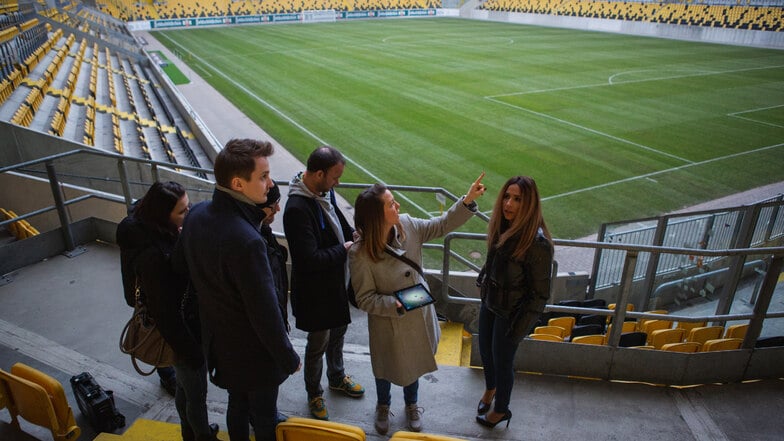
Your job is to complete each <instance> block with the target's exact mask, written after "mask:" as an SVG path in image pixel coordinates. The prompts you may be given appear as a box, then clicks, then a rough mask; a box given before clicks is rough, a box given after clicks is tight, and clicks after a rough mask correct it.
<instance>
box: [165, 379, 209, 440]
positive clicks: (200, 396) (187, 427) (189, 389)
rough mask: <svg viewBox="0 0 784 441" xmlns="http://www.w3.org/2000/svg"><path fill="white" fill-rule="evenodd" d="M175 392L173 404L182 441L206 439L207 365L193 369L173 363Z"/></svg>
mask: <svg viewBox="0 0 784 441" xmlns="http://www.w3.org/2000/svg"><path fill="white" fill-rule="evenodd" d="M174 371H175V372H176V373H177V376H176V381H177V392H176V394H175V396H174V404H175V406H176V407H177V413H178V414H179V416H180V427H181V430H182V438H183V439H200V438H202V439H207V438H209V437H210V435H211V432H210V425H209V420H208V419H207V364H206V363H204V364H202V365H201V367H200V368H198V369H193V368H191V367H190V366H188V365H186V364H184V363H175V365H174Z"/></svg>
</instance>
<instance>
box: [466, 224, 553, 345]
mask: <svg viewBox="0 0 784 441" xmlns="http://www.w3.org/2000/svg"><path fill="white" fill-rule="evenodd" d="M516 243H517V240H516V239H515V238H510V239H509V240H507V241H506V243H505V244H504V245H503V246H502V247H500V248H493V249H492V250H490V252H489V253H488V256H487V262H486V263H485V266H484V268H482V272H480V274H479V278H478V279H477V285H479V287H480V293H481V297H482V303H483V304H484V305H485V306H486V307H487V308H488V309H489V310H490V311H492V312H493V313H494V314H496V315H499V316H501V317H504V318H507V319H509V320H510V322H511V327H510V329H509V330H508V331H507V335H509V336H510V337H513V338H515V339H520V338H523V337H524V336H525V335H527V334H528V333H530V330H531V327H532V326H533V325H534V323H536V320H537V319H538V318H539V315H540V314H541V313H542V311H543V310H544V306H545V305H546V304H547V299H548V298H549V297H550V279H551V276H552V267H553V252H554V251H553V246H552V243H551V242H550V241H548V240H547V238H546V237H545V236H544V233H543V232H542V230H539V232H538V233H537V235H536V238H534V241H533V243H532V244H531V246H530V248H528V251H527V252H526V253H525V256H524V257H523V259H522V261H520V260H516V259H515V258H514V257H512V251H513V248H514V245H515V244H516Z"/></svg>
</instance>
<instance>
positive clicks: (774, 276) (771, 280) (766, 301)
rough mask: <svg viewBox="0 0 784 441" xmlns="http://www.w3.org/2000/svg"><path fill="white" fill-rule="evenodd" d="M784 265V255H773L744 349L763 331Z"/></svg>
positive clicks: (750, 346) (752, 345) (753, 342)
mask: <svg viewBox="0 0 784 441" xmlns="http://www.w3.org/2000/svg"><path fill="white" fill-rule="evenodd" d="M782 267H784V256H773V257H772V258H771V260H770V265H768V271H767V272H766V273H765V279H764V280H763V282H762V288H760V293H759V298H757V303H755V304H754V318H752V319H751V321H749V329H747V330H746V337H744V339H743V346H742V347H743V349H752V348H754V344H755V343H756V342H757V339H758V338H759V336H760V333H761V332H762V323H763V322H764V321H765V314H766V313H767V312H768V308H769V307H770V300H771V299H772V298H773V292H774V291H775V290H776V284H777V283H778V281H779V275H780V274H781V269H782Z"/></svg>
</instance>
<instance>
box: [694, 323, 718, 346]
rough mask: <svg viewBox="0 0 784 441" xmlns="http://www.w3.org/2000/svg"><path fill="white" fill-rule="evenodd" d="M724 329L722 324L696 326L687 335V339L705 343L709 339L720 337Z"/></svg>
mask: <svg viewBox="0 0 784 441" xmlns="http://www.w3.org/2000/svg"><path fill="white" fill-rule="evenodd" d="M723 330H724V328H723V327H721V326H702V327H699V328H694V329H692V330H691V331H689V335H688V336H687V337H686V341H693V342H697V343H701V344H705V342H706V341H708V340H714V339H717V338H720V337H721V333H722V331H723Z"/></svg>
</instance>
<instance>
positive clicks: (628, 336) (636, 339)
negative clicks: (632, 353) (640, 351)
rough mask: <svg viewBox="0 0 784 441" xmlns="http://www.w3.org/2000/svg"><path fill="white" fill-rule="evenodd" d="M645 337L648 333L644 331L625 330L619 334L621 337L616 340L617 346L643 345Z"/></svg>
mask: <svg viewBox="0 0 784 441" xmlns="http://www.w3.org/2000/svg"><path fill="white" fill-rule="evenodd" d="M647 338H648V334H646V333H644V332H626V333H623V334H621V339H620V340H619V341H618V346H619V347H622V348H629V347H633V346H645V342H646V341H647Z"/></svg>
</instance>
